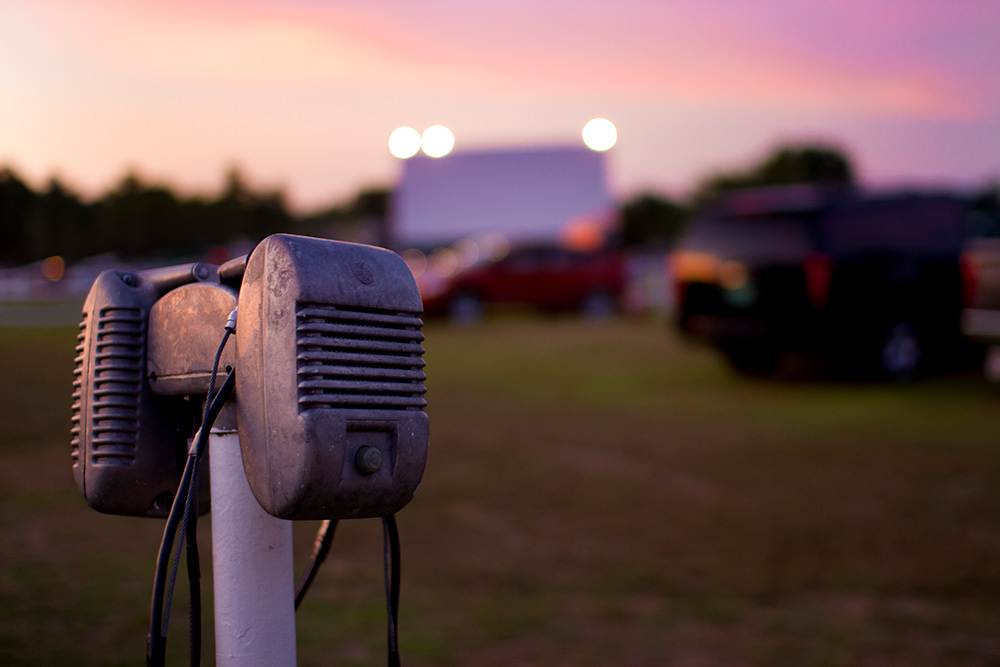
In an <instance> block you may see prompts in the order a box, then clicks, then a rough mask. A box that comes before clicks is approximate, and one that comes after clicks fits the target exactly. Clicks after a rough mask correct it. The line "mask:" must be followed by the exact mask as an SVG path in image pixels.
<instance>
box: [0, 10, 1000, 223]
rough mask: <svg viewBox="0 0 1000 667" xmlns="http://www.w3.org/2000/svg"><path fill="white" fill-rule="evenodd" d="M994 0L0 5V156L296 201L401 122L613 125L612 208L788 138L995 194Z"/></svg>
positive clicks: (507, 139)
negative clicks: (238, 179)
mask: <svg viewBox="0 0 1000 667" xmlns="http://www.w3.org/2000/svg"><path fill="white" fill-rule="evenodd" d="M997 34H1000V2H997V0H961V2H948V1H947V0H905V1H904V0H866V1H865V2H856V1H854V0H810V1H809V2H804V1H803V0H757V1H755V2H745V1H744V0H656V1H648V0H578V1H576V2H569V1H566V0H555V1H552V0H546V1H545V2H539V0H508V1H506V2H499V1H494V2H489V1H483V2H478V1H477V2H471V1H468V0H420V1H419V2H418V1H417V0H369V1H366V0H354V1H331V0H327V1H320V0H312V1H310V0H296V1H289V0H284V1H282V0H200V1H195V0H150V1H147V2H142V1H139V0H0V57H2V58H3V62H4V67H2V68H0V164H7V165H11V166H13V167H14V168H15V169H16V170H18V171H19V172H20V173H22V174H23V175H24V176H26V177H28V178H29V179H30V180H32V181H33V182H35V183H40V182H42V180H43V179H45V178H47V177H48V176H50V175H52V174H58V175H59V176H60V177H61V178H63V179H64V180H65V181H67V182H68V183H69V184H70V185H71V186H73V187H75V188H77V189H80V190H82V191H84V192H86V193H88V194H97V193H100V192H102V191H103V190H105V189H107V188H109V187H111V186H112V185H113V184H114V183H115V182H116V181H117V180H118V179H120V178H121V176H122V175H123V173H124V172H125V171H126V170H127V169H130V168H131V169H135V170H137V171H138V172H139V173H140V174H142V175H144V176H146V177H148V178H151V179H156V180H162V181H167V182H169V183H170V184H172V185H174V186H176V187H179V188H182V189H184V190H188V191H203V192H211V191H214V190H215V189H217V188H218V187H219V185H220V183H221V181H222V176H223V174H224V173H225V171H226V170H227V169H228V167H229V166H230V165H233V164H238V165H240V167H241V168H242V169H243V171H244V172H245V173H246V174H247V176H248V178H249V179H250V180H251V182H252V183H254V184H257V185H260V186H266V187H283V188H284V189H285V190H286V192H287V193H288V194H289V196H290V199H291V201H292V202H294V203H295V204H297V205H299V206H300V207H304V208H308V207H313V206H319V205H324V204H328V203H331V202H335V201H339V200H342V199H344V198H346V197H349V196H351V195H352V194H353V193H354V192H356V191H357V189H358V188H359V187H365V186H371V185H389V184H391V183H393V182H394V180H395V178H396V176H397V175H398V173H399V164H398V162H397V161H396V160H395V159H394V158H392V157H391V156H390V155H389V153H388V151H387V148H386V141H387V139H388V136H389V133H390V132H391V131H392V130H393V129H394V128H395V127H397V126H399V125H411V126H413V127H415V128H417V129H419V130H422V129H423V128H425V127H427V126H429V125H432V124H435V123H441V124H444V125H447V126H448V127H450V128H451V129H452V130H453V131H454V133H455V135H456V150H461V149H463V148H473V149H481V148H488V147H490V146H511V145H519V146H532V145H545V144H553V143H574V142H578V141H579V132H580V129H581V128H582V127H583V125H584V123H585V122H586V121H587V120H589V119H590V118H592V117H595V116H604V117H607V118H609V119H611V120H612V121H614V122H615V123H616V125H617V126H618V131H619V143H618V145H617V146H616V147H615V148H614V149H612V152H611V154H610V156H609V162H610V165H611V174H610V177H611V181H612V186H613V188H614V191H615V192H616V194H618V195H619V196H622V197H626V196H629V195H631V194H634V193H636V192H638V191H641V190H645V189H654V190H660V191H662V192H664V193H665V194H671V195H676V194H683V193H684V192H685V191H686V190H688V189H689V188H691V187H692V186H693V185H694V184H695V183H696V182H697V180H698V179H699V178H701V177H703V176H704V175H705V174H707V173H710V172H712V171H713V170H716V169H723V168H733V167H739V166H741V165H743V164H745V163H747V162H749V161H752V160H754V159H757V158H759V157H760V156H761V155H763V154H764V153H766V152H767V151H768V150H769V149H770V148H771V147H773V146H774V145H776V144H778V143H780V142H783V141H798V140H823V141H829V142H834V143H837V144H839V145H841V146H843V147H844V148H845V149H847V150H848V151H850V152H851V154H852V155H853V156H854V158H855V160H856V163H857V166H858V168H859V170H860V172H861V175H862V177H863V178H864V179H865V180H866V181H867V182H870V183H873V184H876V185H887V184H899V183H935V184H937V183H944V184H958V185H963V186H977V185H981V184H983V183H985V182H987V181H988V180H990V179H998V178H1000V77H998V76H997V75H996V73H995V69H996V66H997V64H998V63H1000V39H997V37H996V35H997Z"/></svg>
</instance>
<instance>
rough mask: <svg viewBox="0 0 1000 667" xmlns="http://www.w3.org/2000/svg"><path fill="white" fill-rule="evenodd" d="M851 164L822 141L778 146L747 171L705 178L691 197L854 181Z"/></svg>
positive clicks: (701, 198) (697, 200)
mask: <svg viewBox="0 0 1000 667" xmlns="http://www.w3.org/2000/svg"><path fill="white" fill-rule="evenodd" d="M854 179H855V176H854V166H853V164H852V163H851V159H850V157H849V156H848V155H847V154H846V153H845V152H844V151H842V150H841V149H839V148H836V147H833V146H825V145H821V144H803V145H788V146H781V147H779V148H777V149H775V150H774V151H773V152H772V153H770V154H769V155H767V156H766V157H764V159H763V160H761V161H760V162H759V163H757V164H755V165H752V166H751V167H749V168H748V169H746V170H742V171H739V170H737V171H732V172H722V173H718V174H714V175H712V176H709V177H708V178H707V179H705V180H704V181H703V182H702V183H701V185H700V186H699V187H698V188H697V189H696V190H695V195H694V197H693V198H692V200H693V202H694V204H695V205H696V206H700V205H703V204H704V203H706V202H707V201H709V200H711V199H712V198H714V197H715V196H717V195H719V194H720V193H722V192H726V191H729V190H737V189H741V188H753V187H765V186H772V185H796V184H803V183H815V184H820V185H849V184H851V183H854Z"/></svg>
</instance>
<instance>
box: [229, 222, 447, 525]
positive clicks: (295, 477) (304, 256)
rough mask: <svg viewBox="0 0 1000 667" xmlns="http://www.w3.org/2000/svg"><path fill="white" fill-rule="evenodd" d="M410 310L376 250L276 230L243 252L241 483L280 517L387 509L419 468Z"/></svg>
mask: <svg viewBox="0 0 1000 667" xmlns="http://www.w3.org/2000/svg"><path fill="white" fill-rule="evenodd" d="M422 312H423V306H422V303H421V299H420V293H419V292H418V290H417V286H416V283H415V281H414V279H413V275H412V274H411V273H410V270H409V268H408V267H407V266H406V263H405V262H403V260H402V259H401V258H400V257H399V256H398V255H396V254H395V253H393V252H390V251H388V250H385V249H382V248H375V247H371V246H365V245H358V244H353V243H343V242H338V241H328V240H321V239H313V238H306V237H301V236H292V235H286V234H277V235H274V236H270V237H268V238H266V239H264V241H262V242H261V243H260V244H259V245H258V246H257V247H256V248H255V250H254V252H253V253H252V254H251V255H250V258H249V260H248V261H247V266H246V272H245V274H244V277H243V283H242V286H241V287H240V293H239V317H238V322H237V327H236V348H237V364H236V397H237V424H238V429H239V436H240V443H241V449H242V454H243V464H244V468H245V470H246V473H247V479H248V480H249V482H250V488H251V489H252V491H253V493H254V495H255V496H256V498H257V500H258V502H260V504H261V506H262V507H263V508H264V509H265V510H266V511H267V512H269V513H270V514H272V515H274V516H277V517H280V518H284V519H349V518H361V517H373V516H385V515H388V514H393V513H395V512H396V511H398V510H399V509H401V508H402V507H403V506H404V505H406V503H408V502H409V501H410V499H411V498H412V497H413V495H414V493H415V492H416V489H417V486H418V485H419V483H420V479H421V477H422V475H423V470H424V466H425V464H426V460H427V450H428V441H429V426H428V419H427V414H426V412H425V411H424V408H425V406H426V400H425V399H424V394H425V387H424V384H423V383H424V380H425V377H426V376H425V374H424V370H423V368H424V360H423V353H424V349H423V346H422V344H421V343H422V341H423V334H422V333H421V328H422V326H423V322H422V321H421V319H420V314H421V313H422Z"/></svg>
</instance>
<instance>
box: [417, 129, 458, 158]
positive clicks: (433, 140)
mask: <svg viewBox="0 0 1000 667" xmlns="http://www.w3.org/2000/svg"><path fill="white" fill-rule="evenodd" d="M420 147H421V148H422V149H423V150H424V153H426V154H427V155H429V156H431V157H444V156H445V155H447V154H448V153H450V152H451V149H452V148H454V147H455V135H454V134H452V133H451V130H449V129H448V128H447V127H445V126H444V125H431V126H430V127H428V128H427V129H426V130H424V134H423V136H421V137H420Z"/></svg>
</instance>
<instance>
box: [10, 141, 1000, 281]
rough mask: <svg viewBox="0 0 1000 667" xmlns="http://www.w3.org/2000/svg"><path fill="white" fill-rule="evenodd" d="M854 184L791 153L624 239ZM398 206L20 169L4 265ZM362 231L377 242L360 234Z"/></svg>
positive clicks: (138, 249)
mask: <svg viewBox="0 0 1000 667" xmlns="http://www.w3.org/2000/svg"><path fill="white" fill-rule="evenodd" d="M854 182H855V169H854V166H853V164H852V160H851V158H850V156H849V155H848V154H847V153H845V152H844V151H843V150H841V149H839V148H837V147H835V146H827V145H821V144H801V145H786V146H782V147H779V148H777V149H775V150H774V151H772V152H771V153H770V154H768V155H766V156H765V157H764V158H763V159H762V160H760V161H759V162H757V163H754V164H751V165H750V166H748V167H746V168H743V169H735V170H729V171H719V172H716V173H713V174H710V175H709V176H707V177H706V178H704V179H702V181H701V182H700V183H699V184H698V186H697V187H696V188H695V189H694V191H693V193H692V194H691V195H690V196H689V197H687V198H685V199H684V200H680V199H673V198H670V197H665V196H663V195H661V194H659V193H652V192H649V193H643V194H640V195H637V196H635V197H633V198H631V199H629V200H628V201H625V202H623V203H622V204H621V220H622V229H621V235H620V241H621V242H622V243H623V244H624V245H627V246H643V245H648V244H668V243H669V242H670V241H672V240H673V239H674V238H676V237H677V235H678V234H679V233H680V232H681V231H682V230H683V228H684V226H685V225H686V223H687V221H688V220H689V219H690V218H691V216H692V215H694V214H695V213H696V212H697V211H698V210H699V209H700V208H701V207H703V206H704V205H705V204H706V203H707V202H709V201H711V199H712V198H713V197H715V196H717V195H718V194H720V193H723V192H726V191H729V190H734V189H738V188H746V187H759V186H770V185H783V184H795V183H823V184H829V185H849V184H853V183H854ZM997 192H998V191H997V188H996V187H995V186H994V187H993V189H992V190H987V191H985V192H984V194H983V196H982V201H983V206H985V207H991V206H992V207H997V208H1000V206H998V205H997V202H998V201H1000V198H998V197H997ZM389 199H390V192H389V190H388V189H378V188H376V189H371V190H365V191H362V192H360V193H359V194H358V195H357V196H356V197H355V198H354V199H353V200H352V201H350V202H348V203H346V204H342V205H331V206H329V207H327V208H326V209H323V210H321V211H319V212H315V213H310V214H306V215H301V214H295V213H293V212H292V211H291V210H290V209H289V207H288V205H287V202H286V200H285V196H284V194H283V193H282V192H281V191H280V190H273V191H264V192H258V191H255V190H254V189H252V188H251V187H250V186H248V185H247V182H246V180H245V178H244V177H243V176H242V175H241V173H240V172H239V170H238V169H235V168H234V169H231V170H230V171H229V173H228V174H227V177H226V181H225V186H224V187H223V188H222V190H221V192H220V193H219V194H218V195H217V196H214V197H206V196H182V195H179V194H177V193H175V192H174V191H173V190H172V189H170V188H169V187H167V186H163V185H158V184H155V183H147V182H144V181H143V180H142V179H141V178H140V177H139V176H137V175H136V174H133V173H130V174H127V175H126V176H125V177H124V178H122V180H121V181H120V182H119V183H118V184H117V185H116V186H114V187H113V188H112V189H111V190H109V191H108V192H107V193H105V194H104V195H102V196H100V197H98V198H97V199H95V200H92V201H85V200H83V199H82V198H81V197H80V196H79V195H78V194H76V193H74V192H73V191H72V190H71V189H70V188H68V187H67V186H65V185H64V184H63V183H61V182H60V181H59V180H58V179H57V178H52V179H50V180H49V182H48V183H47V185H46V186H45V187H44V188H42V189H40V190H38V191H36V190H34V189H32V188H31V187H30V186H29V185H28V184H27V183H25V181H24V180H23V179H21V178H20V177H19V176H18V175H17V174H16V173H15V172H14V170H13V169H11V168H9V167H8V168H0V263H6V264H23V263H28V262H33V261H37V260H39V259H43V258H45V257H49V256H52V255H61V256H62V257H64V258H65V259H67V260H70V261H72V260H77V259H81V258H84V257H89V256H93V255H98V254H102V253H107V252H113V253H116V254H118V255H120V256H122V257H140V256H144V255H149V254H158V255H165V254H167V255H177V256H184V255H191V254H195V253H199V252H202V251H203V250H204V249H205V248H206V247H211V246H215V245H226V244H228V243H230V242H232V241H234V240H241V239H242V240H246V241H249V242H250V243H251V244H252V243H254V242H256V241H258V240H260V239H262V238H264V237H265V236H267V235H269V234H274V233H278V232H294V233H298V234H306V235H309V236H321V237H329V238H341V239H352V240H357V239H359V238H360V239H361V240H365V241H367V242H372V243H379V244H385V243H386V242H387V241H388V238H387V236H386V229H387V224H388V217H389ZM360 228H365V229H366V230H367V231H368V234H367V236H360V235H359V233H358V230H359V229H360ZM372 230H374V233H373V231H372Z"/></svg>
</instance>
